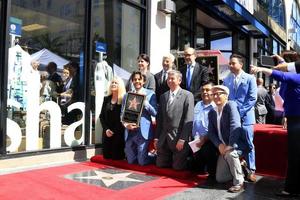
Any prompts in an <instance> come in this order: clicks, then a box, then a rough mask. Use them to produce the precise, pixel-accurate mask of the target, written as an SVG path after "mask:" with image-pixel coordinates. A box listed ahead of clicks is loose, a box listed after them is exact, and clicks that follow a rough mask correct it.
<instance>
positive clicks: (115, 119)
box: [100, 77, 125, 160]
mask: <svg viewBox="0 0 300 200" xmlns="http://www.w3.org/2000/svg"><path fill="white" fill-rule="evenodd" d="M108 87H109V88H108V96H106V97H104V101H103V106H102V110H101V114H100V121H101V124H102V127H103V137H102V138H103V157H104V158H106V159H113V160H122V159H124V157H125V156H124V146H125V142H124V127H123V125H122V123H121V119H120V113H121V106H122V99H123V96H124V94H125V86H124V82H123V80H122V79H120V78H118V77H114V78H113V79H112V81H111V82H109V84H108Z"/></svg>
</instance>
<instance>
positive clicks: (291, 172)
mask: <svg viewBox="0 0 300 200" xmlns="http://www.w3.org/2000/svg"><path fill="white" fill-rule="evenodd" d="M287 132H288V169H287V176H286V180H285V191H287V192H290V193H296V194H299V193H300V181H299V180H300V117H287Z"/></svg>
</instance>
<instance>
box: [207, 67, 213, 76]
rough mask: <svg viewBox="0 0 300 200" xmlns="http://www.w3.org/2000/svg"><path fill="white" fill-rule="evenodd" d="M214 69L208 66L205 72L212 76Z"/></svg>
mask: <svg viewBox="0 0 300 200" xmlns="http://www.w3.org/2000/svg"><path fill="white" fill-rule="evenodd" d="M214 69H215V68H214V67H211V65H208V68H207V71H208V73H209V74H214Z"/></svg>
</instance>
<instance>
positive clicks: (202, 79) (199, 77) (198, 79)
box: [180, 62, 209, 101]
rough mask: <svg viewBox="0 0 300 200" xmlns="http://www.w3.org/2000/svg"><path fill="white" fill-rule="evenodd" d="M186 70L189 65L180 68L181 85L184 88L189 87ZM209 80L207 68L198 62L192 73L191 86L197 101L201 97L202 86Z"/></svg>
mask: <svg viewBox="0 0 300 200" xmlns="http://www.w3.org/2000/svg"><path fill="white" fill-rule="evenodd" d="M186 71H187V66H186V65H185V66H184V67H182V68H181V70H180V72H181V73H182V81H181V85H180V86H181V88H182V89H187V85H186V82H187V81H186ZM207 82H209V76H208V71H207V68H206V67H205V66H203V65H200V64H199V63H197V62H196V64H195V66H194V71H193V74H192V79H191V87H190V92H191V93H193V95H194V99H195V101H199V100H200V99H201V95H200V87H201V86H202V85H204V83H207Z"/></svg>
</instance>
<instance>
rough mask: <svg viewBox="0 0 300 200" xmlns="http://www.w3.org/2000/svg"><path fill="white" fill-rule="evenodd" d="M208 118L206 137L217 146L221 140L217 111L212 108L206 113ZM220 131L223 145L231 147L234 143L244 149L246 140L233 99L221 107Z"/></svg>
mask: <svg viewBox="0 0 300 200" xmlns="http://www.w3.org/2000/svg"><path fill="white" fill-rule="evenodd" d="M208 120H209V123H208V137H209V139H210V140H211V141H212V143H213V144H214V145H215V146H216V147H217V148H218V147H219V145H220V144H221V143H222V141H221V140H220V139H219V136H218V125H217V112H216V110H215V109H212V110H211V111H210V112H209V113H208ZM220 131H221V135H222V139H223V141H224V142H225V145H230V146H232V147H233V146H234V144H236V145H237V146H238V149H241V150H245V148H246V145H245V144H246V140H245V137H243V135H242V132H241V120H240V114H239V111H238V109H237V104H236V103H235V102H234V101H228V102H227V103H226V104H225V106H224V107H223V111H222V116H221V119H220Z"/></svg>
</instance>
